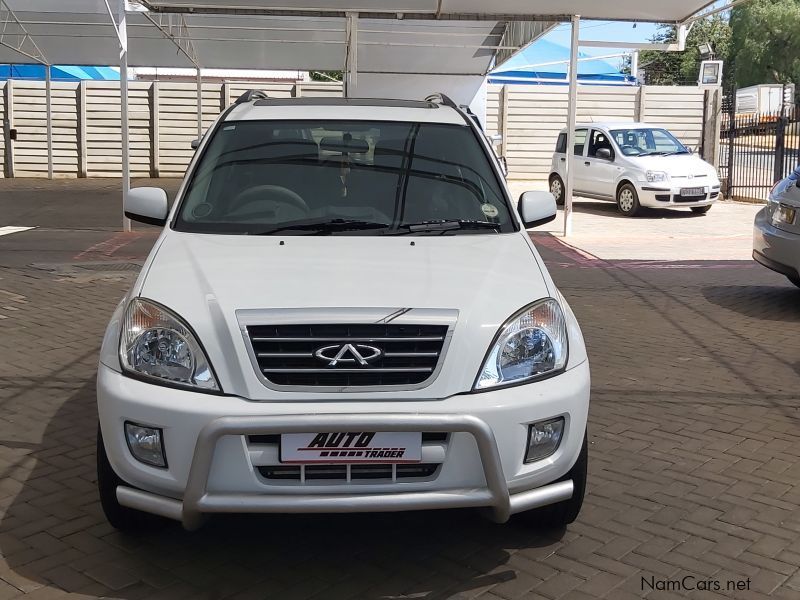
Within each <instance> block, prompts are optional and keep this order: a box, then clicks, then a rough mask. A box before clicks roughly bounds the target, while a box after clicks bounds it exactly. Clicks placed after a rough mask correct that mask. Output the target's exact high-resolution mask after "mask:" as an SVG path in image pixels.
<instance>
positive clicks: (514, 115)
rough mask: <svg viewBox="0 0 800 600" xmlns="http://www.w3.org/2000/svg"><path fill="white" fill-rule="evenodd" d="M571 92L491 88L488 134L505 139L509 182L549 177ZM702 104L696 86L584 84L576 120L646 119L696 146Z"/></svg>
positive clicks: (562, 88)
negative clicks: (502, 136)
mask: <svg viewBox="0 0 800 600" xmlns="http://www.w3.org/2000/svg"><path fill="white" fill-rule="evenodd" d="M504 87H505V90H503V88H504ZM504 94H505V98H504V97H503V96H504ZM567 94H568V90H567V88H566V86H545V85H541V86H522V85H516V86H513V85H512V86H500V85H491V86H489V90H488V100H487V131H488V132H489V133H502V134H503V135H504V140H503V144H502V145H501V146H500V153H501V154H504V155H505V156H506V160H507V161H508V169H509V178H512V179H546V178H547V176H548V175H549V174H550V162H551V158H552V155H553V150H554V149H555V145H556V138H557V137H558V133H559V131H561V130H562V129H563V128H564V125H565V123H566V121H567ZM703 106H704V90H703V89H700V88H697V87H666V86H643V87H620V86H584V87H581V88H579V91H578V115H577V120H578V122H598V121H646V122H648V123H653V124H655V125H661V126H663V127H666V128H668V129H670V130H671V131H672V132H673V133H674V134H675V135H676V136H677V137H678V138H680V139H681V141H683V142H684V143H685V144H688V145H690V146H695V147H697V146H698V145H699V144H700V142H701V140H702V134H703Z"/></svg>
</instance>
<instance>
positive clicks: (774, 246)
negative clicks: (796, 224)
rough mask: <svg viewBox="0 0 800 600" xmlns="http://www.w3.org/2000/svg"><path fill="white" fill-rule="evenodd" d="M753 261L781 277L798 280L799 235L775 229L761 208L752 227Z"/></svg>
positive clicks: (764, 209) (764, 210)
mask: <svg viewBox="0 0 800 600" xmlns="http://www.w3.org/2000/svg"><path fill="white" fill-rule="evenodd" d="M753 259H754V260H756V261H757V262H758V263H760V264H762V265H764V266H765V267H767V268H768V269H772V270H773V271H776V272H778V273H781V274H782V275H786V276H788V277H791V278H797V279H800V234H797V233H792V232H791V231H785V230H783V229H778V228H777V227H775V226H774V225H773V224H772V223H771V222H770V220H769V217H768V216H767V209H766V208H762V209H761V210H760V211H758V213H756V218H755V223H754V225H753Z"/></svg>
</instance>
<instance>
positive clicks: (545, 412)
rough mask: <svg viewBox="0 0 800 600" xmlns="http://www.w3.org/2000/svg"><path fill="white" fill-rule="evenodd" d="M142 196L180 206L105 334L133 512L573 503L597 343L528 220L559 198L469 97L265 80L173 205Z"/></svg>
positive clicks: (116, 478) (195, 163) (547, 513)
mask: <svg viewBox="0 0 800 600" xmlns="http://www.w3.org/2000/svg"><path fill="white" fill-rule="evenodd" d="M125 210H126V214H127V215H128V216H129V217H130V218H132V219H136V220H139V221H143V222H146V223H153V224H163V225H165V227H164V228H163V231H162V233H161V236H160V237H159V239H158V241H157V242H156V244H155V246H154V248H153V250H152V252H151V253H150V256H149V258H148V259H147V262H146V263H145V265H144V267H143V269H142V271H141V274H140V275H139V277H138V279H137V281H136V283H135V284H134V286H133V288H132V289H131V290H130V292H129V293H128V294H127V296H126V297H125V298H124V299H123V300H122V302H121V303H120V304H119V306H118V307H117V310H116V312H115V313H114V315H113V317H112V319H111V323H110V324H109V326H108V330H107V332H106V335H105V339H104V341H103V346H102V350H101V357H100V365H99V369H98V371H99V372H98V378H97V403H98V410H99V416H100V435H98V444H97V462H98V485H99V490H100V497H101V500H102V505H103V509H104V510H105V513H106V516H107V517H108V519H109V521H110V522H111V523H112V524H113V525H114V526H116V527H118V528H121V529H127V528H133V527H138V526H140V525H141V524H142V522H143V519H144V517H145V514H144V513H154V514H156V515H161V516H163V517H168V518H172V519H176V520H179V521H182V523H183V525H184V526H185V527H186V528H188V529H192V528H195V527H198V526H199V525H200V524H201V523H202V521H203V519H204V517H205V516H206V515H208V514H210V513H220V512H223V513H231V512H252V513H264V512H277V513H297V512H353V511H356V512H357V511H399V510H417V509H433V508H450V507H486V508H489V509H490V512H491V513H492V515H493V517H494V518H495V519H496V520H497V521H500V522H502V521H506V520H507V519H508V518H509V517H510V515H512V514H514V513H520V512H523V511H529V512H528V514H530V511H531V510H532V509H539V510H538V511H534V512H536V513H537V517H536V520H537V521H539V520H540V519H541V518H544V519H545V520H546V521H547V522H549V523H551V524H554V525H559V524H565V523H569V522H571V521H572V520H574V519H575V517H576V516H577V514H578V511H579V510H580V507H581V503H582V500H583V495H584V489H585V483H586V465H587V443H586V419H587V412H588V408H589V364H588V361H587V356H586V349H585V347H584V342H583V339H582V337H581V332H580V329H579V328H578V324H577V322H576V320H575V317H574V315H573V313H572V311H571V310H570V308H569V306H568V305H567V303H566V302H565V301H564V298H563V297H562V296H561V294H559V292H558V290H557V289H556V287H555V285H554V284H553V281H552V279H551V278H550V275H549V274H548V272H547V270H546V268H545V266H544V264H543V263H542V260H541V258H540V257H539V254H538V253H537V251H536V249H535V248H534V246H533V244H532V243H531V240H530V238H529V236H528V234H527V233H526V231H525V228H526V227H533V226H535V225H537V224H540V223H545V222H548V221H550V220H552V219H553V218H554V217H555V211H556V206H555V202H554V199H553V198H552V196H551V194H549V193H548V192H526V193H525V194H523V195H522V197H521V198H520V201H519V204H518V206H514V204H513V203H512V202H511V199H510V197H509V191H508V188H507V187H506V184H505V181H504V179H503V177H502V174H501V169H500V165H499V163H498V161H497V159H496V158H495V157H494V154H493V152H492V149H491V147H490V145H489V144H488V142H487V140H486V139H485V137H484V136H483V134H482V133H481V132H480V130H479V129H478V127H477V126H476V124H475V123H474V122H473V120H472V119H471V118H470V116H469V115H468V114H466V113H465V112H464V111H462V110H461V109H459V108H458V107H456V106H455V105H454V104H453V103H452V101H450V100H449V99H447V98H446V97H444V96H441V95H437V96H435V97H431V98H429V99H428V100H426V101H424V102H411V101H394V100H385V101H384V100H357V99H331V98H301V99H290V100H283V99H281V100H274V99H267V98H265V97H263V95H260V94H253V93H249V94H246V95H245V96H244V97H243V98H241V99H240V100H239V102H237V103H236V104H235V105H234V106H233V107H232V108H231V109H229V110H227V111H226V112H224V113H223V114H222V115H221V116H220V118H219V119H218V120H217V122H216V123H215V124H214V125H213V127H212V128H211V130H210V131H209V132H208V134H207V135H206V136H205V138H204V139H203V141H202V143H201V144H200V146H199V148H198V151H197V153H196V155H195V157H194V158H193V160H192V162H191V164H190V165H189V169H188V173H187V176H186V178H185V180H184V182H183V185H182V186H181V189H180V191H179V192H178V195H177V199H176V201H175V203H174V206H173V207H172V210H171V211H168V209H167V198H166V194H165V193H164V192H163V191H162V190H159V189H156V188H136V189H133V190H131V191H130V194H129V196H128V199H127V203H126V206H125ZM142 511H144V512H142ZM144 520H149V518H148V519H144Z"/></svg>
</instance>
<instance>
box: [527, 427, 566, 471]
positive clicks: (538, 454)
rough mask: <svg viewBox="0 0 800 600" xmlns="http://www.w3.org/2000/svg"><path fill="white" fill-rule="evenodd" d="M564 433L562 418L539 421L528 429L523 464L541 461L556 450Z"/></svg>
mask: <svg viewBox="0 0 800 600" xmlns="http://www.w3.org/2000/svg"><path fill="white" fill-rule="evenodd" d="M563 433H564V417H557V418H555V419H548V420H547V421H539V422H538V423H533V424H531V425H530V426H529V427H528V451H527V452H526V453H525V462H526V463H531V462H535V461H537V460H542V459H543V458H547V457H548V456H550V455H551V454H553V453H554V452H555V451H556V450H558V445H559V444H560V443H561V434H563Z"/></svg>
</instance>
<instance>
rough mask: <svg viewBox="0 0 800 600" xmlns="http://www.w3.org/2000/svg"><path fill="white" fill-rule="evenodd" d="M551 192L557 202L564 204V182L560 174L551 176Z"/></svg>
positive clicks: (560, 204)
mask: <svg viewBox="0 0 800 600" xmlns="http://www.w3.org/2000/svg"><path fill="white" fill-rule="evenodd" d="M550 193H551V194H553V197H554V198H555V199H556V204H558V205H559V206H564V182H563V181H562V180H561V177H559V176H558V175H551V176H550Z"/></svg>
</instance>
